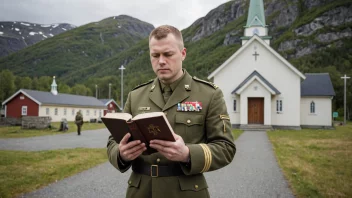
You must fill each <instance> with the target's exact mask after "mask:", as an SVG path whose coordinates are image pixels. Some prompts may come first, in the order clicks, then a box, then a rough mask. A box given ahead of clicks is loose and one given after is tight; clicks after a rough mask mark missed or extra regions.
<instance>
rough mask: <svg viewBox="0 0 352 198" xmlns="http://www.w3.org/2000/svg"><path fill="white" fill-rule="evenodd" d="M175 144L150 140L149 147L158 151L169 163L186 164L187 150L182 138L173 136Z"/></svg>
mask: <svg viewBox="0 0 352 198" xmlns="http://www.w3.org/2000/svg"><path fill="white" fill-rule="evenodd" d="M174 137H175V139H176V142H170V141H163V140H151V141H150V144H149V146H150V147H152V148H154V149H156V150H158V151H159V152H160V153H161V154H162V155H163V156H165V157H166V158H167V159H169V160H171V161H178V162H187V161H188V157H189V148H188V147H187V146H186V145H185V142H184V141H183V139H182V137H181V136H179V135H177V134H174Z"/></svg>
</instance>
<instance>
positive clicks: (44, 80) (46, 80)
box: [37, 76, 53, 91]
mask: <svg viewBox="0 0 352 198" xmlns="http://www.w3.org/2000/svg"><path fill="white" fill-rule="evenodd" d="M52 82H53V79H52V78H51V77H49V76H42V77H40V78H39V79H38V87H37V90H38V91H50V90H51V83H52Z"/></svg>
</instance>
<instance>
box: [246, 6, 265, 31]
mask: <svg viewBox="0 0 352 198" xmlns="http://www.w3.org/2000/svg"><path fill="white" fill-rule="evenodd" d="M253 26H257V27H258V26H261V27H265V26H266V25H265V15H264V4H263V0H251V2H250V4H249V10H248V18H247V25H246V27H253Z"/></svg>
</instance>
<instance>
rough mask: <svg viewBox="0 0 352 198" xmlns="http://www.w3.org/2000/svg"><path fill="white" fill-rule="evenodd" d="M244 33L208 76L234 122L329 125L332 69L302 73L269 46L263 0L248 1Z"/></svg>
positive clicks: (246, 124) (247, 124)
mask: <svg viewBox="0 0 352 198" xmlns="http://www.w3.org/2000/svg"><path fill="white" fill-rule="evenodd" d="M244 34H245V35H244V37H241V39H242V47H241V48H240V49H239V50H237V51H236V52H235V53H234V54H233V55H232V56H231V57H230V58H229V59H228V60H226V61H225V62H224V63H223V64H222V65H221V66H220V67H218V68H217V69H216V70H215V71H213V72H212V73H211V74H210V75H209V76H208V79H213V82H214V83H215V84H216V85H217V86H219V87H220V88H221V89H222V91H223V93H224V99H225V101H226V104H227V108H228V109H227V110H228V113H229V115H230V118H231V122H232V125H233V126H234V127H239V128H244V129H245V128H246V127H250V126H258V125H259V126H263V127H268V128H292V129H301V127H312V128H315V127H323V128H330V127H331V126H332V99H333V97H334V96H335V92H334V88H333V86H332V83H331V80H330V76H329V74H327V73H310V74H302V73H301V72H300V71H299V70H298V69H296V67H295V66H293V65H292V64H290V63H289V62H288V61H287V60H286V59H285V58H283V57H282V56H281V55H280V54H279V53H277V52H276V51H275V50H274V49H273V48H271V47H270V39H271V37H270V36H269V35H268V28H267V26H266V24H265V16H264V5H263V0H251V1H250V7H249V12H248V19H247V24H246V26H245V31H244Z"/></svg>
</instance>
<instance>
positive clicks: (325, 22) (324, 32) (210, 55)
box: [62, 0, 352, 111]
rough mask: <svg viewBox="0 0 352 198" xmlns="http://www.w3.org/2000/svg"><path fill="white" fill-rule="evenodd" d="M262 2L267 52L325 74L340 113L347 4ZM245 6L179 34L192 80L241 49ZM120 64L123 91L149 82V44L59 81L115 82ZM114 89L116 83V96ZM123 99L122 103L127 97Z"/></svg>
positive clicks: (346, 68)
mask: <svg viewBox="0 0 352 198" xmlns="http://www.w3.org/2000/svg"><path fill="white" fill-rule="evenodd" d="M264 2H265V14H266V21H267V24H269V27H268V28H269V35H271V36H272V37H273V39H272V42H271V43H272V44H271V46H272V47H273V48H274V49H275V50H276V51H278V52H279V53H280V54H281V55H282V56H283V57H285V58H287V59H288V60H289V61H290V62H291V63H292V64H293V65H294V66H296V67H297V68H298V69H299V70H300V71H301V72H303V73H309V72H318V73H319V72H329V73H330V76H331V78H332V81H333V84H334V87H335V91H336V93H337V95H336V97H335V102H336V108H340V107H342V104H343V81H342V80H341V79H340V77H341V76H343V74H345V73H346V74H347V75H349V76H352V65H351V63H352V55H351V54H352V39H351V38H352V30H351V27H352V20H351V19H352V12H350V10H352V3H351V1H349V0H338V1H324V0H320V1H319V0H316V1H296V0H290V1H289V0H287V1H278V0H270V1H269V0H267V1H264ZM248 4H249V1H244V2H243V1H230V2H228V3H225V4H223V5H220V6H219V7H217V8H215V9H214V10H212V11H210V12H209V13H208V14H207V15H206V16H205V17H203V18H200V19H198V20H197V21H196V22H194V23H193V24H192V25H191V26H190V27H188V28H186V29H184V30H183V31H182V33H183V36H184V40H185V46H186V48H187V58H186V60H185V61H184V67H185V68H186V69H187V70H188V71H189V72H190V73H191V74H193V75H196V76H198V77H201V78H204V79H205V78H206V77H207V76H208V75H209V74H210V73H211V72H212V71H214V70H215V69H216V68H217V67H219V66H220V65H221V64H222V63H223V62H224V61H225V60H226V59H228V58H229V57H230V56H231V55H232V54H233V53H235V52H236V50H237V49H239V48H240V47H241V44H240V43H241V40H240V37H241V36H243V35H244V33H243V31H244V28H243V26H245V24H246V20H247V14H248V13H247V10H248V7H249V5H248ZM122 64H123V65H124V66H125V67H126V68H127V69H126V70H124V79H125V81H124V87H125V88H124V89H125V90H131V89H132V88H133V87H134V86H136V85H138V84H140V83H142V82H145V81H147V80H149V79H150V78H153V77H154V74H153V71H152V69H151V64H150V61H149V55H148V40H147V39H144V40H142V41H141V42H139V43H137V44H136V45H134V46H132V47H131V48H129V49H127V50H125V51H123V52H121V53H119V54H117V55H116V56H114V57H112V58H110V59H107V60H105V61H103V62H100V63H97V64H94V65H90V66H89V67H85V68H83V69H81V70H80V71H79V72H75V73H73V72H72V73H70V74H69V75H67V76H65V79H62V80H64V81H65V82H67V83H70V82H87V85H89V84H90V83H88V81H87V80H86V78H85V77H88V78H89V79H90V80H89V82H92V81H94V80H92V79H96V81H95V82H97V81H98V79H99V78H101V77H103V76H105V77H106V76H110V75H113V76H116V77H118V78H117V79H119V77H120V70H118V67H120V65H122ZM119 83H120V82H119V81H117V82H115V84H116V87H117V89H118V90H119V86H120V84H119ZM348 83H349V84H348V87H349V89H348V95H349V96H350V97H349V99H350V100H349V101H352V80H350V81H349V82H348ZM124 94H125V97H126V94H127V91H126V92H125V93H124ZM351 111H352V108H351Z"/></svg>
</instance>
